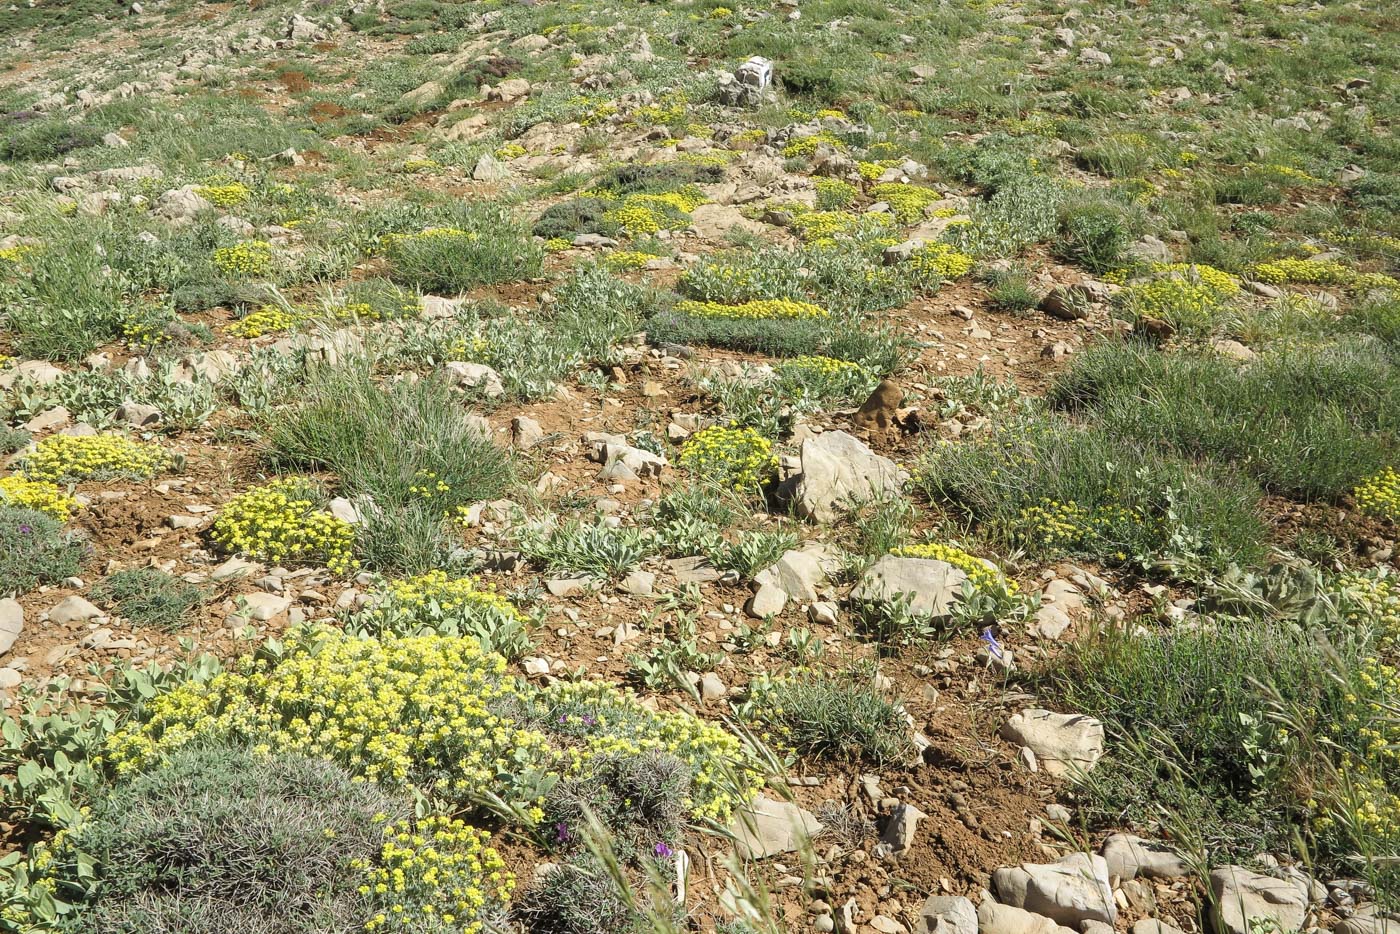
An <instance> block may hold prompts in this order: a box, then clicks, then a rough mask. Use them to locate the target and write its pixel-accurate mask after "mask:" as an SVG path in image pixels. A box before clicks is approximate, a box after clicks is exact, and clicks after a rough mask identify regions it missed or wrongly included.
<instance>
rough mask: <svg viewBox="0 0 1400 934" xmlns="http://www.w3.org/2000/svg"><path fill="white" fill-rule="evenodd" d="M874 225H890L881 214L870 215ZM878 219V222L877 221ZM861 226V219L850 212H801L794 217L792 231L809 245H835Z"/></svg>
mask: <svg viewBox="0 0 1400 934" xmlns="http://www.w3.org/2000/svg"><path fill="white" fill-rule="evenodd" d="M866 217H867V218H869V219H870V221H871V222H872V223H880V222H881V221H883V222H885V223H888V222H889V221H888V218H886V217H885V216H884V215H880V214H868V215H866ZM877 218H878V220H877ZM860 226H861V218H860V217H858V216H857V215H855V214H852V213H851V212H850V211H800V212H798V213H796V214H794V215H793V216H792V229H793V230H795V231H796V232H797V235H798V236H799V237H801V238H802V239H803V240H805V241H806V242H808V243H833V242H835V240H836V238H837V237H839V236H840V235H841V234H847V233H852V232H854V231H856V230H857V229H859V228H860Z"/></svg>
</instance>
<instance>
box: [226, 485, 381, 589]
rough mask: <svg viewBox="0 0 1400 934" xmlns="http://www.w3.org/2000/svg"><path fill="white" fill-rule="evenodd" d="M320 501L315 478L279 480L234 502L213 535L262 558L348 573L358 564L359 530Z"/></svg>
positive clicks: (228, 546) (231, 549)
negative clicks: (355, 549) (354, 548)
mask: <svg viewBox="0 0 1400 934" xmlns="http://www.w3.org/2000/svg"><path fill="white" fill-rule="evenodd" d="M318 500H319V496H318V495H317V491H316V488H315V486H314V485H313V484H312V482H311V481H309V480H306V479H304V478H301V477H284V478H282V479H280V480H274V481H272V482H271V483H269V484H266V485H265V486H260V487H255V488H253V489H251V490H248V491H247V492H246V493H240V494H238V495H237V496H235V497H234V498H233V499H231V500H229V501H228V504H227V505H225V506H224V508H223V510H222V511H221V512H220V513H219V517H218V518H217V519H215V520H214V525H213V527H212V528H211V530H210V535H211V537H212V538H213V540H214V542H215V544H217V545H219V547H221V548H223V549H224V550H226V551H229V552H233V553H239V554H244V555H247V556H248V557H249V558H253V559H255V560H258V561H267V562H270V563H274V564H281V563H283V562H288V561H294V562H298V563H304V562H314V561H321V562H324V563H325V566H326V567H327V568H329V569H330V570H331V571H332V572H333V573H336V574H345V573H348V572H349V571H351V570H353V569H354V568H355V567H356V566H357V564H356V562H355V560H354V558H353V556H352V554H351V549H352V546H353V545H354V541H355V530H354V528H353V527H352V526H351V525H350V524H349V523H348V522H346V521H345V520H343V519H339V518H337V517H335V516H333V515H331V514H330V513H329V512H325V511H323V510H321V509H320V508H319V503H318Z"/></svg>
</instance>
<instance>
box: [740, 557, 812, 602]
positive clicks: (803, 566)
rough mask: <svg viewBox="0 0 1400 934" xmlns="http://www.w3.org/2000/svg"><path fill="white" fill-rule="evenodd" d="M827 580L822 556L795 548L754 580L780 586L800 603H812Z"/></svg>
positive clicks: (789, 596)
mask: <svg viewBox="0 0 1400 934" xmlns="http://www.w3.org/2000/svg"><path fill="white" fill-rule="evenodd" d="M825 580H826V570H825V568H823V567H822V562H821V558H820V556H819V555H818V554H817V553H816V552H814V551H810V550H797V549H793V550H791V551H787V552H784V553H783V556H782V557H781V558H779V559H778V560H777V562H776V563H775V564H774V565H773V566H772V567H769V568H767V569H765V570H763V571H760V572H758V575H757V576H756V577H755V578H754V582H755V583H758V584H760V585H762V584H767V585H771V586H773V587H776V588H778V589H779V590H781V591H782V592H783V593H784V594H786V595H787V598H788V599H790V600H796V601H798V602H799V603H812V602H814V601H815V600H816V599H817V597H818V594H817V588H818V587H820V586H821V585H822V584H823V583H824V582H825Z"/></svg>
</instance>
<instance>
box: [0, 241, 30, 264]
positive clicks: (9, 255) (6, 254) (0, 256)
mask: <svg viewBox="0 0 1400 934" xmlns="http://www.w3.org/2000/svg"><path fill="white" fill-rule="evenodd" d="M34 250H35V247H34V246H33V245H32V244H28V243H21V244H19V245H18V246H7V247H4V248H3V249H0V261H4V262H6V263H18V262H19V261H20V260H22V259H24V257H25V256H27V255H28V254H30V253H33V252H34Z"/></svg>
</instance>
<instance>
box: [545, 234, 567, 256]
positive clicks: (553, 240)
mask: <svg viewBox="0 0 1400 934" xmlns="http://www.w3.org/2000/svg"><path fill="white" fill-rule="evenodd" d="M573 245H574V244H573V241H572V240H570V239H569V238H567V237H550V238H549V239H548V240H546V241H545V242H544V248H545V249H546V250H548V251H549V252H551V253H562V252H563V251H565V250H567V249H568V248H569V247H571V246H573Z"/></svg>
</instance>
